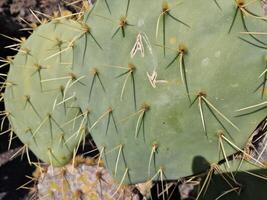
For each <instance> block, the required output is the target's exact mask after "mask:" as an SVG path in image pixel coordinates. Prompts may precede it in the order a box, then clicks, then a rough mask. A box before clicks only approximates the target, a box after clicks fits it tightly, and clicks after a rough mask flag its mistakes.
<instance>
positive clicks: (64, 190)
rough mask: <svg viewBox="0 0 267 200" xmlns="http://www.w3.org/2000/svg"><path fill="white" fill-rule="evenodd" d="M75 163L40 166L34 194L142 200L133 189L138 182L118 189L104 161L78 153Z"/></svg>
mask: <svg viewBox="0 0 267 200" xmlns="http://www.w3.org/2000/svg"><path fill="white" fill-rule="evenodd" d="M74 163H75V164H74V166H73V164H72V163H70V164H67V165H65V166H64V167H59V168H53V167H52V166H51V165H50V166H49V167H43V168H42V170H40V169H37V170H36V171H35V173H34V174H33V175H34V178H35V179H36V180H37V182H36V186H35V187H34V188H33V190H32V191H33V194H34V195H35V196H37V197H38V199H43V200H49V199H62V200H79V199H83V200H98V199H104V200H109V199H110V200H111V199H118V200H140V198H139V196H138V195H137V194H134V193H133V189H134V186H123V187H121V188H120V189H119V190H118V191H117V192H116V190H117V183H116V182H115V181H114V180H113V179H112V177H111V176H110V174H109V173H108V171H107V170H106V169H105V168H104V167H103V164H102V162H100V163H98V162H97V161H96V160H94V159H90V158H86V159H85V158H82V157H76V158H75V161H74ZM115 192H116V193H115ZM113 194H115V195H114V196H112V195H113Z"/></svg>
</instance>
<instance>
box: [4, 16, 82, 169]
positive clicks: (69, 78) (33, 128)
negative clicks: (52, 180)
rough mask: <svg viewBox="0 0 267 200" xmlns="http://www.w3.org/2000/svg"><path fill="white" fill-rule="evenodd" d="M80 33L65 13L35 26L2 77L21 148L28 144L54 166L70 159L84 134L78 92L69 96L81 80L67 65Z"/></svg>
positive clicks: (28, 146)
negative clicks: (6, 77)
mask: <svg viewBox="0 0 267 200" xmlns="http://www.w3.org/2000/svg"><path fill="white" fill-rule="evenodd" d="M82 34H83V31H82V27H81V26H80V24H79V23H77V22H75V21H72V20H68V19H64V18H62V19H55V20H53V21H51V22H49V23H47V24H43V25H41V26H39V27H38V28H37V29H36V30H35V31H34V32H33V34H32V35H31V36H30V38H29V39H28V40H27V41H26V42H25V43H24V44H23V45H22V47H21V48H20V50H19V52H18V54H17V55H16V56H15V58H14V60H13V61H12V62H11V65H10V71H9V73H8V79H7V81H6V91H5V94H4V100H5V106H6V111H5V115H6V117H8V118H9V120H10V123H11V125H12V131H14V132H15V133H16V134H17V136H18V137H19V138H20V140H21V141H22V142H23V143H24V144H25V145H24V147H23V149H21V151H24V152H27V155H28V149H31V150H32V151H33V153H34V154H36V155H37V156H38V158H40V159H41V160H43V161H45V162H47V163H50V164H52V165H53V166H61V165H64V164H66V163H68V162H69V160H70V159H71V158H72V155H73V152H75V150H76V149H77V146H78V145H79V144H80V143H81V142H82V141H83V139H84V138H85V134H86V131H85V129H84V127H81V125H80V124H81V121H82V119H81V117H80V109H79V108H78V105H77V103H76V98H75V97H74V96H72V97H70V96H68V88H70V87H71V86H72V85H73V84H74V83H75V82H78V81H79V80H76V79H75V77H74V76H73V74H71V67H72V61H73V47H74V45H75V43H76V41H77V40H78V38H79V37H80V36H82ZM67 97H68V98H67ZM78 133H79V134H78ZM78 135H79V136H78ZM81 135H82V136H81ZM11 138H12V137H11ZM28 158H29V156H28Z"/></svg>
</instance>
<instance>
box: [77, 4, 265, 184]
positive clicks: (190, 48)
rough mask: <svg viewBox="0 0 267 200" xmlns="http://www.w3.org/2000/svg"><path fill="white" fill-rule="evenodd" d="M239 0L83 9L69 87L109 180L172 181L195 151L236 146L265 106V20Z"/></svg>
mask: <svg viewBox="0 0 267 200" xmlns="http://www.w3.org/2000/svg"><path fill="white" fill-rule="evenodd" d="M246 3H248V2H245V1H242V0H240V1H233V0H224V1H213V0H203V1H195V0H188V1H171V0H170V1H165V2H164V1H160V0H158V1H149V0H133V1H130V0H128V1H127V0H113V1H103V0H99V1H97V3H96V5H95V7H94V8H93V9H92V10H91V11H90V12H88V13H87V15H86V18H85V24H84V27H87V30H88V31H87V34H85V35H84V36H83V37H82V38H81V39H80V40H79V43H78V44H77V46H75V50H74V54H75V60H74V63H75V64H74V67H73V69H74V74H75V76H77V77H78V78H81V82H82V83H83V84H84V85H86V86H84V87H83V86H79V85H78V84H77V85H75V86H74V87H73V88H75V92H76V93H77V99H79V103H80V106H81V107H82V110H83V112H84V114H86V116H88V118H89V119H90V120H88V124H89V131H90V132H91V134H92V136H93V139H94V140H95V142H96V143H97V146H98V148H99V150H100V156H101V157H102V158H103V159H104V160H106V165H107V167H108V168H109V170H110V171H112V173H113V174H114V176H115V177H116V178H117V179H118V180H122V181H124V182H131V183H136V182H143V181H145V180H149V179H154V180H160V179H177V178H179V177H182V176H187V175H190V174H192V165H193V164H192V163H193V160H194V158H195V157H197V156H202V157H204V158H205V159H207V160H208V162H210V163H217V162H218V161H219V160H220V159H223V158H224V157H226V156H227V155H230V154H232V153H233V152H235V151H237V150H238V149H239V148H240V149H241V148H243V147H245V145H246V143H247V140H248V137H249V135H250V134H251V133H252V131H253V130H254V129H255V128H256V126H257V124H258V123H259V122H260V121H261V120H262V119H263V118H264V117H265V116H266V104H267V103H266V90H265V89H266V88H265V85H266V79H265V80H264V79H263V77H261V78H259V76H260V74H262V73H263V72H264V70H265V69H266V64H267V61H266V59H265V55H266V53H267V51H266V49H267V37H266V36H265V35H263V34H260V33H262V32H265V33H266V32H267V24H266V23H267V22H266V20H265V18H263V17H260V16H263V9H262V8H261V4H260V2H259V1H253V3H248V4H246ZM107 5H108V8H109V9H107ZM109 11H110V12H109ZM258 104H260V105H258ZM249 106H252V107H249ZM243 108H246V109H243ZM238 110H239V111H238ZM218 144H219V145H218ZM219 155H220V156H219ZM247 159H248V160H253V158H247ZM258 164H259V163H258ZM260 164H262V163H260ZM198 168H199V170H198V171H201V170H200V169H201V164H200V165H199V166H198ZM248 168H257V166H254V165H248ZM231 170H235V168H234V169H233V168H231Z"/></svg>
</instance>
